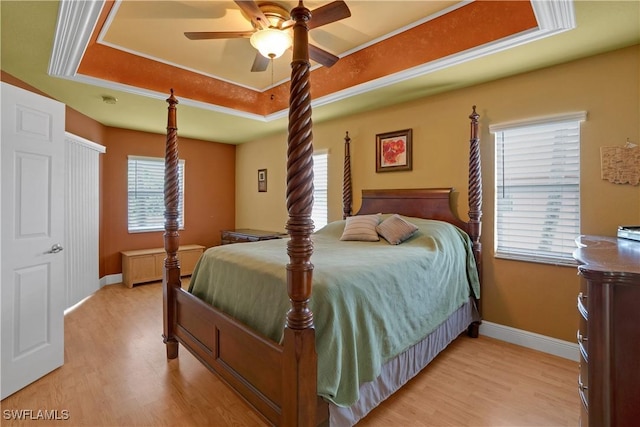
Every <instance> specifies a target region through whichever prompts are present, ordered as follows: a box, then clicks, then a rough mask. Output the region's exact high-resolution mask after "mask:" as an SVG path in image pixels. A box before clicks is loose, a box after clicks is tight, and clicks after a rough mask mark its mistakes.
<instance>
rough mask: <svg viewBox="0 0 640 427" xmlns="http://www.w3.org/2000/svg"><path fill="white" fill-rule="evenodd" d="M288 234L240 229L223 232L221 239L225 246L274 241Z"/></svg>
mask: <svg viewBox="0 0 640 427" xmlns="http://www.w3.org/2000/svg"><path fill="white" fill-rule="evenodd" d="M286 235H287V234H286V233H278V232H276V231H265V230H252V229H250V228H239V229H237V230H222V231H221V232H220V239H221V240H222V244H223V245H228V244H229V243H244V242H257V241H258V240H273V239H281V238H283V237H285V236H286Z"/></svg>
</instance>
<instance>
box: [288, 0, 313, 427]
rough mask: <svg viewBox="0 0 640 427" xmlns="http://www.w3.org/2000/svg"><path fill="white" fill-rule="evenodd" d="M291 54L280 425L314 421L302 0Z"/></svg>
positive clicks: (309, 145) (294, 14)
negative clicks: (286, 296) (288, 304)
mask: <svg viewBox="0 0 640 427" xmlns="http://www.w3.org/2000/svg"><path fill="white" fill-rule="evenodd" d="M291 18H292V19H293V20H295V24H294V26H293V59H292V61H291V91H290V98H289V137H288V149H287V209H288V211H289V220H288V221H287V225H286V228H287V231H288V232H289V236H290V237H291V238H290V240H289V242H288V244H287V253H288V254H289V260H290V262H289V264H287V291H288V293H289V300H290V302H291V308H290V310H289V312H288V313H287V318H286V326H285V330H284V340H283V347H284V361H283V370H282V371H283V373H282V377H283V399H282V402H283V403H282V408H281V409H282V425H285V426H304V425H306V426H311V425H315V423H316V401H317V391H316V389H317V354H316V350H315V329H314V325H313V313H312V312H311V309H310V308H309V298H310V297H311V287H312V277H313V264H312V263H311V254H312V253H313V243H312V242H311V233H312V232H313V221H312V219H311V212H312V209H313V134H312V131H311V128H312V123H311V95H310V88H309V73H310V64H309V40H308V32H309V28H308V26H307V22H308V21H309V19H311V12H310V11H309V9H307V8H306V7H304V5H303V4H302V1H300V2H299V3H298V6H297V7H295V8H294V9H293V10H292V11H291Z"/></svg>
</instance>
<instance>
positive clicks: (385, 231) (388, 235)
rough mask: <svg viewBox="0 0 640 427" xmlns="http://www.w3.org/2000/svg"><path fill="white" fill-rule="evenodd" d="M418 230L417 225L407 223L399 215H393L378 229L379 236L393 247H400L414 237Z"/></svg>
mask: <svg viewBox="0 0 640 427" xmlns="http://www.w3.org/2000/svg"><path fill="white" fill-rule="evenodd" d="M417 230H418V227H417V226H416V225H415V224H412V223H410V222H407V221H405V220H404V219H402V218H400V216H399V215H398V214H393V215H392V216H390V217H389V218H387V219H385V220H384V221H382V223H381V224H380V225H378V226H377V227H376V231H377V232H378V234H380V235H381V236H382V237H384V239H385V240H386V241H387V242H389V243H391V244H392V245H399V244H400V243H402V242H404V241H405V240H407V239H408V238H409V237H411V236H413V233H415V232H416V231H417Z"/></svg>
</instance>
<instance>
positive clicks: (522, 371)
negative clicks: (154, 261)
mask: <svg viewBox="0 0 640 427" xmlns="http://www.w3.org/2000/svg"><path fill="white" fill-rule="evenodd" d="M161 334H162V289H161V285H160V284H159V283H153V284H147V285H138V286H136V287H134V288H133V289H129V288H126V287H124V286H122V285H110V286H106V287H104V288H102V289H101V290H100V291H98V292H97V293H96V294H95V295H94V296H92V297H91V298H90V299H89V300H87V301H86V302H85V303H84V304H82V305H81V306H80V307H78V308H77V309H75V310H74V311H72V312H71V313H69V314H67V316H66V317H65V364H64V366H62V367H61V368H59V369H57V370H56V371H54V372H52V373H51V374H49V375H47V376H45V377H44V378H42V379H40V380H39V381H37V382H35V383H33V384H31V385H29V386H27V387H25V388H24V389H22V390H20V391H18V392H17V393H15V394H13V395H12V396H9V397H8V398H6V399H5V400H3V401H2V403H1V407H2V419H1V420H0V423H1V424H2V426H13V425H15V426H24V425H35V426H40V427H42V426H49V425H61V426H263V425H264V423H263V422H262V421H261V419H260V418H258V417H257V416H256V415H255V414H254V413H253V412H252V410H251V409H250V408H249V407H248V406H247V405H246V404H245V403H244V402H243V401H242V400H241V399H240V398H238V397H237V396H236V395H235V394H234V393H233V392H232V391H230V389H229V388H228V387H227V386H226V385H225V384H223V383H222V382H221V381H220V380H219V379H218V378H217V377H216V376H215V375H214V374H212V373H211V372H209V371H208V370H207V369H206V368H204V367H203V366H202V365H201V364H200V363H199V362H198V361H196V360H195V359H194V358H193V357H192V356H191V355H190V354H189V353H188V352H187V351H186V350H184V349H183V348H181V349H180V357H179V358H178V359H175V360H172V361H169V362H167V360H166V359H165V349H164V345H163V344H162V337H161ZM577 374H578V366H577V363H575V362H571V361H568V360H566V359H561V358H558V357H554V356H550V355H547V354H543V353H539V352H536V351H533V350H529V349H526V348H522V347H518V346H515V345H511V344H507V343H504V342H501V341H497V340H494V339H491V338H486V337H480V338H478V339H471V338H468V337H466V336H461V337H460V338H458V339H457V340H456V341H454V342H453V343H452V344H451V345H450V346H449V347H448V348H447V349H446V350H445V351H444V352H443V353H442V354H440V355H439V356H438V357H437V358H436V360H435V361H434V362H433V363H432V364H431V365H430V366H428V367H427V368H426V369H425V370H424V371H423V372H421V373H420V374H419V375H418V376H417V377H416V378H414V379H413V380H412V381H410V382H409V383H408V384H407V385H406V386H405V387H404V388H403V389H402V390H401V391H399V392H398V393H396V394H395V395H394V396H392V397H391V398H390V399H388V400H387V401H385V402H384V403H383V404H382V405H380V406H379V407H378V408H376V409H375V410H374V411H373V412H372V413H371V414H369V416H368V417H367V418H365V419H364V420H363V421H361V422H360V423H359V426H575V425H578V417H579V404H580V403H579V398H578V394H577V386H576V378H577ZM7 410H9V411H11V410H32V411H33V414H34V415H35V414H36V413H37V411H38V410H47V411H51V410H58V412H59V413H62V411H63V410H66V411H68V413H69V417H70V418H69V420H67V421H57V422H52V421H42V420H36V421H16V420H7V419H6V414H7V412H6V411H7Z"/></svg>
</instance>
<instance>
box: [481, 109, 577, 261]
mask: <svg viewBox="0 0 640 427" xmlns="http://www.w3.org/2000/svg"><path fill="white" fill-rule="evenodd" d="M585 118H586V113H584V112H583V113H576V114H570V115H564V116H561V117H553V118H547V119H540V120H535V121H533V120H532V121H525V122H519V123H512V124H507V125H495V126H490V131H491V132H492V133H494V134H495V141H496V189H495V190H496V214H495V217H496V227H495V230H496V240H495V241H496V257H498V258H509V259H518V260H523V261H533V262H543V263H550V264H565V265H573V264H574V260H573V258H572V253H573V251H574V250H575V248H576V246H575V238H576V237H577V236H578V235H579V234H580V122H581V121H583V120H585Z"/></svg>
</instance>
